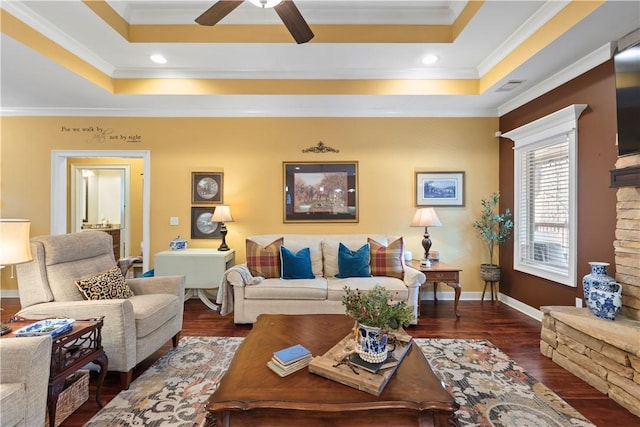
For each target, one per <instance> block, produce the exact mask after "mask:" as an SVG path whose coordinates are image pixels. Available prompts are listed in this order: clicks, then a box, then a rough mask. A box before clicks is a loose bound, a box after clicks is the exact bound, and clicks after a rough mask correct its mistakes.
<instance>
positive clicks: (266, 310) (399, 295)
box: [218, 234, 426, 324]
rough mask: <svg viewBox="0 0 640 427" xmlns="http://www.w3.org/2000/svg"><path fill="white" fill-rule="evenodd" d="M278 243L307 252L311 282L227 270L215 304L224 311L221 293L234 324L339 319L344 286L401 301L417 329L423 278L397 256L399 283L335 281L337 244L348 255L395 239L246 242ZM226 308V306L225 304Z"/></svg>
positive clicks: (261, 238) (304, 237)
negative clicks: (284, 317)
mask: <svg viewBox="0 0 640 427" xmlns="http://www.w3.org/2000/svg"><path fill="white" fill-rule="evenodd" d="M279 238H283V243H282V245H283V246H285V247H287V248H288V249H291V250H292V251H294V252H297V251H299V250H300V249H303V248H309V250H310V255H311V264H312V270H313V275H314V276H315V278H313V279H288V280H285V279H281V278H266V279H264V280H261V279H260V278H254V277H253V275H252V274H251V273H250V272H249V269H248V267H247V265H246V264H241V265H238V266H234V267H232V268H231V269H229V270H227V271H226V272H225V274H224V278H223V284H222V287H221V289H220V293H219V298H218V302H220V303H222V304H223V307H224V305H225V304H224V301H221V300H223V299H225V298H224V297H223V296H221V295H224V294H225V293H226V295H227V300H230V299H232V300H233V311H234V322H235V323H253V322H255V321H256V319H257V317H258V316H259V315H260V314H320V313H322V314H331V313H337V314H343V313H344V308H343V306H342V295H343V293H344V286H349V287H350V288H352V289H359V290H368V289H370V288H372V287H373V286H375V285H376V284H380V285H382V286H384V287H385V288H387V289H388V290H389V291H391V293H392V299H393V300H394V301H406V302H407V304H408V305H410V306H413V313H414V320H413V321H412V323H413V324H417V322H418V300H419V297H420V286H421V285H422V284H423V283H424V282H425V280H426V277H425V275H424V274H423V273H421V272H420V271H418V270H416V269H414V268H412V267H410V266H408V265H406V264H404V261H403V258H404V257H403V256H402V254H401V255H400V263H401V265H402V268H403V269H404V274H403V278H402V279H400V278H395V277H385V276H370V277H348V278H337V277H335V276H336V274H337V273H338V248H339V244H340V243H343V244H344V245H345V246H346V247H347V248H349V249H351V250H357V249H358V248H360V247H361V246H362V245H364V244H366V243H367V241H368V238H371V239H373V240H375V241H376V242H378V243H380V244H381V245H383V246H387V245H388V244H389V243H391V242H394V241H396V240H397V239H398V238H399V237H393V236H385V235H368V234H332V235H310V234H263V235H257V236H251V237H249V238H247V240H251V241H253V242H255V243H257V244H259V245H261V246H267V245H269V244H270V243H272V242H274V241H275V240H277V239H279ZM400 239H401V238H400ZM403 247H404V244H403ZM231 289H232V290H233V291H232V292H231ZM226 303H227V304H230V301H226Z"/></svg>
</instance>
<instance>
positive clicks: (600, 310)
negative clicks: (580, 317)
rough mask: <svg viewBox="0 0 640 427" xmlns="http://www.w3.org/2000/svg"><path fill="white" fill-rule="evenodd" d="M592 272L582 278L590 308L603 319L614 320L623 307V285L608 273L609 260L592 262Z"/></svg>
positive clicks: (585, 296)
mask: <svg viewBox="0 0 640 427" xmlns="http://www.w3.org/2000/svg"><path fill="white" fill-rule="evenodd" d="M589 265H590V266H591V273H590V274H587V275H586V276H584V277H583V278H582V288H583V291H584V299H585V301H586V303H587V307H589V310H591V311H592V312H593V314H595V315H596V316H597V317H599V318H601V319H607V320H614V319H615V317H616V316H617V315H618V313H620V310H621V309H622V286H621V285H620V284H619V283H617V282H616V281H615V279H614V278H613V277H611V276H609V275H607V267H608V266H609V263H607V262H590V263H589Z"/></svg>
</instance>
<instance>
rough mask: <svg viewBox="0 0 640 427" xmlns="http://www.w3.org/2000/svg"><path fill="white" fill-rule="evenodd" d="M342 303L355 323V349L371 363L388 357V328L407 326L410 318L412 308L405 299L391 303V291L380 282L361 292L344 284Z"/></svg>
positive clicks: (411, 317) (389, 329) (411, 316)
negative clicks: (356, 331) (356, 333)
mask: <svg viewBox="0 0 640 427" xmlns="http://www.w3.org/2000/svg"><path fill="white" fill-rule="evenodd" d="M342 305H343V306H344V308H345V312H346V314H347V316H349V317H351V318H353V319H354V320H355V321H356V322H357V328H358V339H357V342H356V352H357V353H358V354H359V355H360V357H361V358H362V359H363V360H365V361H367V362H371V363H379V362H383V361H384V360H385V359H386V358H387V341H388V338H389V334H390V331H391V330H393V329H398V328H399V327H400V326H408V325H409V322H410V321H411V320H412V319H413V307H411V306H408V305H407V303H406V302H405V301H400V302H397V303H392V302H391V292H389V291H388V290H387V289H386V288H385V287H383V286H381V285H375V286H374V287H373V288H371V290H369V291H364V292H363V291H360V290H358V289H355V290H353V289H351V288H349V287H347V286H345V287H344V295H343V296H342Z"/></svg>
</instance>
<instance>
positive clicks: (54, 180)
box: [51, 150, 151, 271]
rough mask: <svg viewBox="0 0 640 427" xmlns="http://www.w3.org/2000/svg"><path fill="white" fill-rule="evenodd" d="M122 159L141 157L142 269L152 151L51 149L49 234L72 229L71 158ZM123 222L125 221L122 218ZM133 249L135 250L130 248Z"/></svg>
mask: <svg viewBox="0 0 640 427" xmlns="http://www.w3.org/2000/svg"><path fill="white" fill-rule="evenodd" d="M78 158H81V159H93V161H96V159H99V158H122V159H142V162H143V166H142V170H143V171H142V173H141V175H142V176H141V179H142V183H141V186H142V215H141V217H142V243H141V248H142V256H143V270H144V271H147V270H148V269H149V260H150V257H149V248H150V247H151V245H150V238H151V232H150V212H151V208H150V194H151V184H150V182H151V181H150V176H151V152H150V151H148V150H53V151H52V152H51V234H65V233H68V232H69V231H71V228H70V226H69V224H70V221H69V220H68V218H69V217H70V210H71V208H70V204H69V203H68V201H69V200H70V195H69V194H67V182H68V178H69V176H68V175H69V172H68V171H69V170H70V168H69V162H70V161H71V159H78ZM125 221H126V220H125ZM132 250H135V249H133V248H132Z"/></svg>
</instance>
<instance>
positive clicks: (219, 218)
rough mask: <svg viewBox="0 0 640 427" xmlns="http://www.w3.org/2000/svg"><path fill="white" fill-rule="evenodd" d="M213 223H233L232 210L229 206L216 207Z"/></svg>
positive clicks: (212, 218)
mask: <svg viewBox="0 0 640 427" xmlns="http://www.w3.org/2000/svg"><path fill="white" fill-rule="evenodd" d="M211 222H233V217H232V216H231V210H230V209H229V206H227V205H220V206H216V209H215V210H214V211H213V216H212V217H211Z"/></svg>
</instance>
